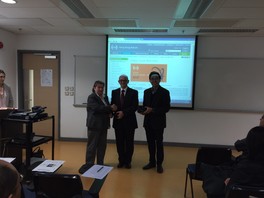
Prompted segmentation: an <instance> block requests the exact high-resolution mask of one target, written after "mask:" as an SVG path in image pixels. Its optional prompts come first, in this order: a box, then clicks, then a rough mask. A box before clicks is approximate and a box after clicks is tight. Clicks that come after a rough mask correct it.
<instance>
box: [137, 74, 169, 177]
mask: <svg viewBox="0 0 264 198" xmlns="http://www.w3.org/2000/svg"><path fill="white" fill-rule="evenodd" d="M149 81H150V83H151V85H152V87H151V88H149V89H146V90H145V91H144V99H143V107H145V108H146V110H145V111H144V112H143V113H141V114H142V115H145V118H144V124H143V126H144V128H145V131H146V136H147V142H148V150H149V163H148V164H147V165H145V166H144V167H143V169H144V170H147V169H151V168H154V167H156V164H157V172H158V173H163V167H162V163H163V160H164V149H163V132H164V128H166V113H167V112H168V111H169V109H170V93H169V91H168V90H167V89H165V88H163V87H161V86H160V81H161V76H160V74H159V73H158V72H155V71H153V72H151V73H150V74H149Z"/></svg>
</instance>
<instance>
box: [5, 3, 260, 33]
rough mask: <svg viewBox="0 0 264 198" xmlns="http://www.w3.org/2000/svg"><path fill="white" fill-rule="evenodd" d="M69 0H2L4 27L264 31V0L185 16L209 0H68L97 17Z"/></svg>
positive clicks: (30, 29)
mask: <svg viewBox="0 0 264 198" xmlns="http://www.w3.org/2000/svg"><path fill="white" fill-rule="evenodd" d="M65 1H67V0H17V4H15V5H7V4H5V3H3V2H0V29H3V30H7V31H10V32H13V33H15V34H31V35H32V34H37V35H106V34H112V35H113V34H117V35H118V34H125V35H137V34H139V35H184V34H185V35H246V36H264V0H212V3H211V4H210V5H209V7H208V8H207V9H206V10H205V11H204V12H203V13H202V15H201V16H199V17H195V18H188V17H187V18H186V17H184V15H185V13H186V10H187V9H188V7H189V5H190V3H191V2H192V1H194V2H199V1H201V2H205V1H208V0H68V1H71V2H75V1H80V2H82V4H83V5H84V6H85V7H86V8H87V9H88V10H89V11H90V13H91V14H92V15H93V16H94V18H88V17H84V18H83V17H78V15H77V14H75V13H74V12H73V11H72V9H70V8H69V7H68V6H67V5H66V4H65V3H64V2H65ZM115 29H118V30H119V31H121V32H116V30H115Z"/></svg>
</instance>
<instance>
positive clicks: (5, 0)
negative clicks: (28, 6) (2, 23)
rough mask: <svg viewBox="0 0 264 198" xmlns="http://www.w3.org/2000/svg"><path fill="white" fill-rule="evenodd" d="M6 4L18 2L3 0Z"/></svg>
mask: <svg viewBox="0 0 264 198" xmlns="http://www.w3.org/2000/svg"><path fill="white" fill-rule="evenodd" d="M1 1H2V2H4V3H8V4H15V3H16V1H15V0H1Z"/></svg>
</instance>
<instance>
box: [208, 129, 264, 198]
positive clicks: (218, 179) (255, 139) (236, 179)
mask: <svg viewBox="0 0 264 198" xmlns="http://www.w3.org/2000/svg"><path fill="white" fill-rule="evenodd" d="M245 142H246V148H247V153H248V154H247V155H245V156H244V157H243V158H240V160H238V161H236V163H235V164H234V165H233V166H232V167H229V168H227V167H221V166H215V167H213V166H209V165H205V168H204V172H203V189H204V191H205V192H206V194H207V197H208V198H224V197H225V192H226V190H228V189H230V188H231V187H232V186H233V185H234V184H237V185H245V186H258V187H259V186H264V169H263V167H264V127H263V126H257V127H254V128H252V129H251V130H250V131H249V132H248V135H247V137H246V139H245Z"/></svg>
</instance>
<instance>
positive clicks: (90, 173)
mask: <svg viewBox="0 0 264 198" xmlns="http://www.w3.org/2000/svg"><path fill="white" fill-rule="evenodd" d="M112 169H113V167H111V166H102V165H93V166H92V167H91V168H89V169H88V170H87V171H86V172H85V173H84V174H83V175H82V176H83V177H90V178H95V179H103V178H104V177H105V176H106V175H107V174H108V173H109V172H110V171H111V170H112Z"/></svg>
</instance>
